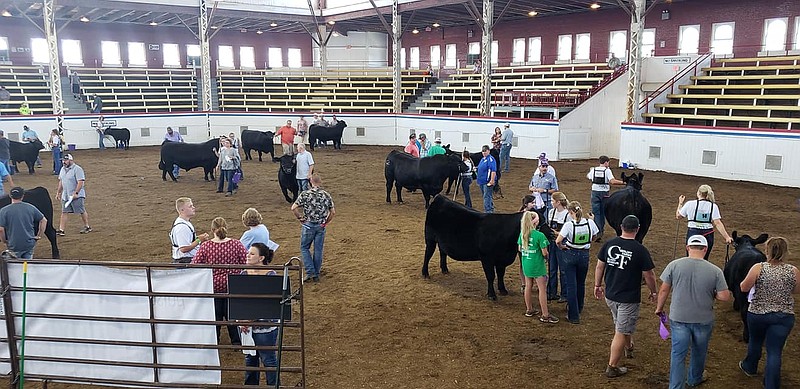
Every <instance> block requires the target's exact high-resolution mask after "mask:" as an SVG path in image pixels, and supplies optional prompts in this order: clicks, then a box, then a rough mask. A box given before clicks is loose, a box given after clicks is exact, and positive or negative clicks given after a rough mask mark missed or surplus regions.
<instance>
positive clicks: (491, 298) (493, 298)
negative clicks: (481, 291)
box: [488, 295, 497, 301]
mask: <svg viewBox="0 0 800 389" xmlns="http://www.w3.org/2000/svg"><path fill="white" fill-rule="evenodd" d="M488 297H489V300H492V301H497V296H491V295H489V296H488Z"/></svg>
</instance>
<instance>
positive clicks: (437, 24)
mask: <svg viewBox="0 0 800 389" xmlns="http://www.w3.org/2000/svg"><path fill="white" fill-rule="evenodd" d="M439 26H441V24H439V23H433V27H436V28H438V27H439Z"/></svg>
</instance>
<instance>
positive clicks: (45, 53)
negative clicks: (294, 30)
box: [31, 38, 50, 63]
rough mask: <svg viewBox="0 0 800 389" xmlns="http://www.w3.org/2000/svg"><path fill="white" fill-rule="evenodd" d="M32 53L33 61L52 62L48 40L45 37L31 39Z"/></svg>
mask: <svg viewBox="0 0 800 389" xmlns="http://www.w3.org/2000/svg"><path fill="white" fill-rule="evenodd" d="M31 55H32V57H33V63H50V52H49V50H47V40H46V39H44V38H33V39H31Z"/></svg>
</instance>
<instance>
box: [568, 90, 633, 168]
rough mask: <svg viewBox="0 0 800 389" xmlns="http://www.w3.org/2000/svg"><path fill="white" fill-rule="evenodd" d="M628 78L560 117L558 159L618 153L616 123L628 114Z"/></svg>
mask: <svg viewBox="0 0 800 389" xmlns="http://www.w3.org/2000/svg"><path fill="white" fill-rule="evenodd" d="M627 99H628V78H627V77H625V76H621V77H619V78H617V79H616V80H614V81H612V82H611V84H608V85H606V87H605V88H603V89H602V90H600V92H598V93H597V94H596V95H594V96H592V97H591V98H589V100H586V101H585V102H584V103H583V104H581V105H579V106H577V107H575V109H573V110H572V111H570V112H569V113H568V114H566V115H565V116H564V117H562V118H561V123H560V125H559V128H560V129H561V144H560V146H559V155H558V157H559V158H560V159H565V158H590V157H597V156H600V155H607V156H609V157H618V156H619V144H620V143H619V142H620V140H619V124H620V123H621V122H623V121H625V117H626V116H627V112H626V105H627Z"/></svg>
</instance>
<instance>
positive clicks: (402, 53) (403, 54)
mask: <svg viewBox="0 0 800 389" xmlns="http://www.w3.org/2000/svg"><path fill="white" fill-rule="evenodd" d="M407 67H408V65H406V48H405V47H401V48H400V69H405V68H407Z"/></svg>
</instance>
